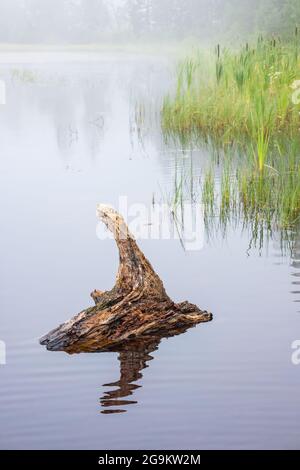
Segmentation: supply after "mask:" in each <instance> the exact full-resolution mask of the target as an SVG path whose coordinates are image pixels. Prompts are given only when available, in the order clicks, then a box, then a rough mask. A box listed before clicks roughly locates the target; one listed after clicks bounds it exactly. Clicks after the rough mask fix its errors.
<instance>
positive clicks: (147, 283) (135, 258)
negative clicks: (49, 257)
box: [40, 205, 212, 353]
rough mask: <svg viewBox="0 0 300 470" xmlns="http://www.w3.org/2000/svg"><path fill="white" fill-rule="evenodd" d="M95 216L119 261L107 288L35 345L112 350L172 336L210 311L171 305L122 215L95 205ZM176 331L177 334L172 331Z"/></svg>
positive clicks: (185, 304)
mask: <svg viewBox="0 0 300 470" xmlns="http://www.w3.org/2000/svg"><path fill="white" fill-rule="evenodd" d="M97 214H98V216H99V217H100V219H101V220H102V221H103V222H104V223H105V225H106V226H107V228H108V229H109V230H110V231H112V233H113V235H114V238H115V240H116V243H117V246H118V248H119V257H120V265H119V270H118V274H117V279H116V284H115V286H114V287H113V288H112V290H110V291H106V292H101V291H98V290H95V291H93V292H92V294H91V296H92V298H93V299H94V301H95V304H96V305H95V306H94V307H90V308H87V309H85V310H83V311H82V312H80V313H79V314H78V315H76V316H75V317H74V318H72V319H71V320H68V321H66V322H65V323H63V324H62V325H60V326H59V327H58V328H56V329H54V330H52V331H50V332H49V333H48V334H47V335H45V336H44V337H43V338H41V339H40V343H41V344H43V345H46V347H47V349H50V350H65V351H68V352H70V353H72V352H81V351H113V350H116V349H117V348H118V347H120V345H122V344H123V343H124V342H127V341H129V340H132V339H134V338H139V337H142V336H149V335H153V336H155V335H157V334H159V335H160V336H172V335H174V334H178V333H179V332H180V331H182V330H185V329H187V328H189V327H191V326H194V325H196V324H197V323H200V322H207V321H210V320H211V319H212V315H211V314H210V313H208V312H206V311H201V310H200V309H199V308H198V307H197V306H196V305H193V304H190V303H188V302H182V303H179V304H177V303H174V302H173V301H172V300H171V299H170V298H169V297H168V295H167V294H166V291H165V289H164V286H163V283H162V281H161V280H160V278H159V276H158V275H157V274H156V273H155V272H154V270H153V268H152V266H151V264H150V263H149V261H148V260H147V259H146V258H145V256H144V254H143V253H142V252H141V250H140V249H139V247H138V245H137V243H136V241H135V240H134V238H133V236H132V235H131V233H130V232H129V230H128V227H127V225H126V224H125V222H124V220H123V218H122V217H121V216H120V215H119V214H118V213H117V212H116V211H115V210H114V209H112V208H111V207H109V206H104V205H98V206H97ZM177 331H178V333H177Z"/></svg>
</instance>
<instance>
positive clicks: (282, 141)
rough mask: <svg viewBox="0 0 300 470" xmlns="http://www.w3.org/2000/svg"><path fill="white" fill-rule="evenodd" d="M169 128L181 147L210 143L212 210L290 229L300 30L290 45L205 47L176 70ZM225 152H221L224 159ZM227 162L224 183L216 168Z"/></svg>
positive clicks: (298, 124)
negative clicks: (218, 180) (216, 177)
mask: <svg viewBox="0 0 300 470" xmlns="http://www.w3.org/2000/svg"><path fill="white" fill-rule="evenodd" d="M161 120H162V128H163V131H164V134H165V136H166V138H167V139H174V138H176V139H179V140H180V142H181V145H190V143H191V142H193V141H197V142H198V143H199V142H200V143H201V142H202V143H205V144H206V145H208V146H209V147H210V148H211V149H212V154H217V155H218V159H217V160H218V163H216V162H215V161H214V160H215V159H212V162H211V165H210V168H209V169H208V170H206V173H205V174H204V175H203V178H202V202H203V204H204V207H205V211H206V213H207V214H209V215H216V211H218V215H219V216H220V218H222V217H223V218H224V216H225V214H226V217H227V216H228V215H229V213H232V214H236V213H239V214H242V215H243V217H244V219H245V220H249V221H250V220H252V221H256V222H257V223H258V224H262V225H263V226H264V227H265V228H267V229H271V228H273V229H274V227H275V228H279V229H288V228H292V227H294V226H295V224H296V223H297V222H298V220H299V216H300V32H299V31H298V28H296V30H295V35H294V37H293V38H292V39H291V40H289V41H287V42H283V41H281V39H280V38H272V39H264V38H263V37H261V36H260V37H259V38H258V40H257V42H256V44H255V45H254V46H252V45H250V44H246V45H245V46H243V47H242V48H241V49H240V50H239V51H238V52H237V51H232V50H229V49H221V47H220V46H219V45H218V46H217V47H216V49H215V50H214V51H213V52H211V53H208V52H207V51H204V52H202V51H198V52H195V53H193V55H192V56H190V57H187V58H185V59H184V60H183V61H181V62H180V63H179V65H178V68H177V75H176V89H175V92H174V94H172V95H168V96H166V97H165V98H164V101H163V105H162V110H161ZM220 155H221V157H220ZM220 158H221V159H222V164H221V168H222V175H221V184H220V188H219V194H217V193H218V191H216V188H215V182H214V177H213V175H214V171H215V168H216V165H219V166H220Z"/></svg>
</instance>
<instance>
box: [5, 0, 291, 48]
mask: <svg viewBox="0 0 300 470" xmlns="http://www.w3.org/2000/svg"><path fill="white" fill-rule="evenodd" d="M296 25H299V26H300V0H1V2H0V42H28V43H30V42H42V43H43V42H45V43H51V42H56V43H57V42H65V43H74V42H75V43H88V42H101V41H103V40H106V39H107V40H112V39H115V40H118V39H120V38H122V39H127V40H134V39H146V40H147V39H149V40H152V39H157V40H161V39H166V40H168V39H183V38H186V37H196V38H199V39H200V40H208V41H216V40H218V39H222V38H225V39H230V38H233V39H235V38H236V37H240V38H241V39H243V38H251V36H254V35H257V34H258V33H263V34H266V35H272V34H281V35H283V36H287V35H291V34H292V33H293V31H294V30H295V26H296Z"/></svg>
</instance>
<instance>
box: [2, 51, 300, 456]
mask: <svg viewBox="0 0 300 470" xmlns="http://www.w3.org/2000/svg"><path fill="white" fill-rule="evenodd" d="M172 66H173V64H172V61H171V60H167V59H163V58H161V57H158V58H157V57H152V56H147V57H143V56H133V55H129V54H127V55H121V54H116V55H114V56H109V55H104V54H103V55H98V56H97V55H92V54H90V55H89V56H88V57H86V56H76V55H70V56H65V55H64V56H60V55H59V54H56V55H53V54H49V55H48V56H47V55H43V56H40V55H27V56H25V55H23V56H22V55H20V56H15V57H14V56H5V55H2V56H1V64H0V75H1V77H0V78H1V79H2V80H4V81H5V83H6V104H5V105H1V108H0V129H1V130H0V170H1V174H0V178H1V182H0V191H1V197H0V213H1V245H0V250H1V286H0V296H1V299H0V301H1V318H0V340H2V341H5V343H6V349H7V358H6V359H7V364H6V365H1V366H0V383H1V387H0V416H1V418H0V447H1V448H2V449H15V448H21V449H32V448H35V449H37V448H42V449H78V448H80V449H90V448H92V449H94V448H97V449H139V448H141V449H143V448H148V449H149V448H152V449H153V448H157V449H168V448H169V449H170V448H172V449H195V448H205V449H215V448H226V449H229V448H257V449H259V448H275V449H278V448H297V449H299V448H300V393H299V392H300V366H295V365H293V364H292V362H291V355H292V349H291V344H292V342H293V341H294V340H297V339H300V316H299V313H300V312H299V301H300V288H299V286H300V269H299V268H300V264H299V260H300V233H297V232H295V233H294V234H293V237H294V240H295V243H294V245H293V250H292V253H291V254H290V253H282V250H281V246H280V242H279V237H276V234H275V236H274V238H273V239H272V240H270V242H269V244H268V245H266V246H263V248H262V249H261V250H256V249H255V248H252V249H250V250H249V243H250V239H251V233H249V231H247V230H242V228H241V226H240V225H239V224H236V225H233V226H232V227H231V228H230V227H229V229H228V231H227V234H226V237H225V238H224V237H223V235H222V233H221V232H218V231H217V232H216V233H215V234H214V236H213V237H210V238H209V239H207V238H206V239H205V240H204V246H203V248H202V249H201V250H196V251H195V250H193V251H185V250H184V249H183V247H182V244H181V243H180V241H179V240H168V241H166V240H142V241H140V242H139V243H140V246H141V247H142V249H143V250H144V252H145V254H146V255H147V257H148V258H149V259H150V260H151V262H152V264H153V266H154V267H155V269H156V271H157V272H158V273H159V275H160V276H161V278H162V279H163V280H164V283H165V287H166V289H167V292H168V293H169V295H170V296H171V297H172V298H173V299H174V300H177V301H181V300H185V299H187V300H189V301H191V302H193V303H195V304H197V305H199V306H200V307H201V308H203V309H208V310H210V311H211V312H213V314H214V319H213V321H212V322H211V323H207V324H202V325H201V324H200V325H199V326H197V327H196V328H193V329H190V330H189V331H188V332H186V333H185V334H183V335H180V336H178V337H174V338H170V339H168V340H166V339H165V340H162V341H161V342H160V344H159V345H157V349H155V348H153V349H154V351H148V350H147V349H145V351H139V352H137V353H136V354H132V355H127V356H126V355H125V356H124V355H123V356H122V355H121V356H120V358H119V359H118V354H117V353H94V354H79V355H72V356H69V355H67V354H65V353H63V352H56V353H54V352H48V351H47V350H45V348H43V347H42V346H40V345H39V343H38V338H39V337H40V336H42V335H43V334H44V333H46V332H47V331H49V330H50V329H52V328H53V327H55V326H57V325H58V324H59V323H61V322H62V321H64V320H66V319H68V318H70V317H71V316H73V315H74V314H75V313H77V312H79V311H80V310H82V309H83V308H85V307H87V306H88V305H92V300H91V299H90V297H89V293H90V292H91V291H92V290H93V289H94V288H98V289H101V290H105V289H109V288H110V287H111V286H112V285H113V284H114V276H115V272H116V270H117V264H118V259H117V258H118V255H117V250H116V247H115V245H114V242H113V241H112V240H102V241H101V240H99V238H97V236H96V224H97V221H96V218H95V207H96V204H97V203H98V202H109V203H112V204H115V205H116V207H117V205H118V198H119V196H120V195H123V196H127V198H128V201H129V204H130V203H136V202H138V203H144V204H146V206H147V207H150V206H151V203H152V201H153V199H155V200H165V199H168V197H169V195H170V194H172V188H173V183H174V177H175V176H174V175H175V174H176V171H177V169H178V165H179V166H180V167H183V166H184V165H189V164H190V163H192V172H193V176H194V177H195V178H194V183H193V185H194V189H193V191H197V181H198V177H199V175H201V169H202V168H203V166H204V165H205V162H206V161H207V160H208V159H209V157H210V155H209V153H208V152H207V150H204V149H203V150H201V149H200V150H196V151H193V152H182V151H181V149H176V148H174V145H167V144H165V143H164V141H163V139H162V137H161V135H160V131H159V126H158V124H157V122H156V121H155V119H154V118H153V117H152V118H151V119H149V118H146V119H144V117H143V109H148V110H149V109H151V110H152V111H153V110H155V109H157V107H158V106H159V102H160V99H161V96H162V95H163V93H164V92H165V91H166V90H168V88H169V86H170V85H171V76H172V73H171V71H172ZM141 103H142V110H141V106H140V105H141ZM170 197H171V196H170ZM297 240H299V241H298V242H297ZM145 366H146V367H145ZM120 370H121V377H120ZM105 384H106V385H105ZM107 384H108V385H107ZM115 400H117V401H115ZM112 405H114V406H112ZM112 411H117V412H114V413H113V412H112Z"/></svg>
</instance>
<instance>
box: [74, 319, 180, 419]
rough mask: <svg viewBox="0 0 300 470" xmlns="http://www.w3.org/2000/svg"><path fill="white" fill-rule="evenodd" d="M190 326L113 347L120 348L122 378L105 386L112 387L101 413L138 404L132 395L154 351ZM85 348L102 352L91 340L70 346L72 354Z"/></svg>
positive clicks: (117, 410)
mask: <svg viewBox="0 0 300 470" xmlns="http://www.w3.org/2000/svg"><path fill="white" fill-rule="evenodd" d="M187 329H188V328H186V327H185V328H176V329H175V328H174V329H173V330H172V331H168V332H166V333H165V334H162V333H157V334H155V335H151V336H144V337H139V338H136V339H133V340H130V341H126V342H124V344H122V345H120V346H119V347H116V348H112V349H110V351H111V352H118V353H119V355H118V360H119V361H120V376H119V380H117V381H115V382H111V383H105V384H103V387H108V388H111V390H107V391H105V392H104V393H103V395H102V396H101V397H100V404H101V408H102V409H101V413H103V414H113V413H125V412H126V411H127V410H126V408H124V407H125V406H127V405H134V404H137V403H138V402H137V400H135V399H128V397H132V396H133V395H134V392H135V390H137V389H139V388H141V387H142V385H141V384H136V383H135V382H137V381H139V380H141V379H142V377H143V374H142V370H143V369H145V368H147V367H149V365H148V364H147V363H148V362H149V361H152V360H153V359H154V358H153V356H151V353H152V352H154V351H156V350H157V349H158V347H159V344H160V341H161V340H162V339H163V338H169V337H171V336H175V335H180V334H182V333H185V332H186V331H187ZM82 352H93V353H97V352H101V350H100V351H99V350H97V349H95V347H94V345H93V344H92V343H91V344H89V343H88V342H87V343H86V344H82V343H81V344H80V346H79V345H78V347H77V348H76V346H75V347H73V348H68V353H69V354H76V353H82Z"/></svg>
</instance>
